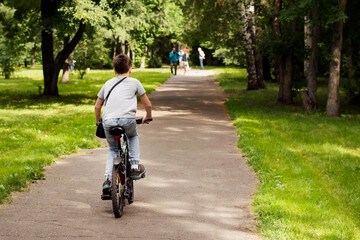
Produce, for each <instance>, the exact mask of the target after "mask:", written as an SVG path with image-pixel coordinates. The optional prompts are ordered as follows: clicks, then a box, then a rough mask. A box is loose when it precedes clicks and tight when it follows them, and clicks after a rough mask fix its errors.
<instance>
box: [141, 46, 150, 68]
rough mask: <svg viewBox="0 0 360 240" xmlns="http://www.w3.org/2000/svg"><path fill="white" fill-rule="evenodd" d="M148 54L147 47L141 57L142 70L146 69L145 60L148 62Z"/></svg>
mask: <svg viewBox="0 0 360 240" xmlns="http://www.w3.org/2000/svg"><path fill="white" fill-rule="evenodd" d="M147 52H148V47H145V51H144V54H143V55H142V57H141V65H140V69H145V60H146V54H147Z"/></svg>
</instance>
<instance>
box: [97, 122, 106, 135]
mask: <svg viewBox="0 0 360 240" xmlns="http://www.w3.org/2000/svg"><path fill="white" fill-rule="evenodd" d="M96 136H97V137H99V138H106V136H105V130H104V126H103V123H102V119H100V121H99V124H98V125H97V129H96Z"/></svg>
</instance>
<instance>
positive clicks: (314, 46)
mask: <svg viewBox="0 0 360 240" xmlns="http://www.w3.org/2000/svg"><path fill="white" fill-rule="evenodd" d="M317 15H318V7H314V8H313V9H312V21H313V22H314V21H315V20H316V19H317V17H318V16H317ZM310 34H311V41H308V42H307V43H306V44H308V45H309V47H310V55H309V59H308V63H307V69H306V71H305V68H304V71H305V76H306V79H307V82H308V83H307V88H308V89H307V91H302V93H301V96H302V100H303V104H304V109H305V110H306V111H311V110H316V109H317V79H316V77H317V72H318V56H319V51H320V49H319V45H318V43H319V42H320V26H319V25H318V24H316V25H314V26H313V29H312V32H311V33H310ZM304 67H305V66H304Z"/></svg>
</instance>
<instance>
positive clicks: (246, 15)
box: [241, 0, 259, 90]
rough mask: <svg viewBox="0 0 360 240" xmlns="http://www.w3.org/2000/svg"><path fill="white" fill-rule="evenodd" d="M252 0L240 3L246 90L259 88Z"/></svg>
mask: <svg viewBox="0 0 360 240" xmlns="http://www.w3.org/2000/svg"><path fill="white" fill-rule="evenodd" d="M254 12H255V9H254V1H253V0H245V1H243V2H242V3H241V15H242V18H243V19H244V23H243V29H242V35H243V40H244V45H245V54H246V70H247V80H248V86H247V90H257V89H259V85H258V80H257V76H258V75H257V72H256V70H257V69H256V56H255V49H254V44H255V42H254V39H255V26H254V22H255V21H254Z"/></svg>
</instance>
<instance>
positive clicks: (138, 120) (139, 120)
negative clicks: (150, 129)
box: [136, 118, 152, 124]
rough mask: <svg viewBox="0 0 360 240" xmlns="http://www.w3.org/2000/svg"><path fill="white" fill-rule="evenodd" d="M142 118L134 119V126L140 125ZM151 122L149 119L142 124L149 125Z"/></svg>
mask: <svg viewBox="0 0 360 240" xmlns="http://www.w3.org/2000/svg"><path fill="white" fill-rule="evenodd" d="M142 121H143V118H137V119H136V124H142ZM151 121H152V118H150V119H146V121H145V122H144V123H145V124H149V122H151Z"/></svg>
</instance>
